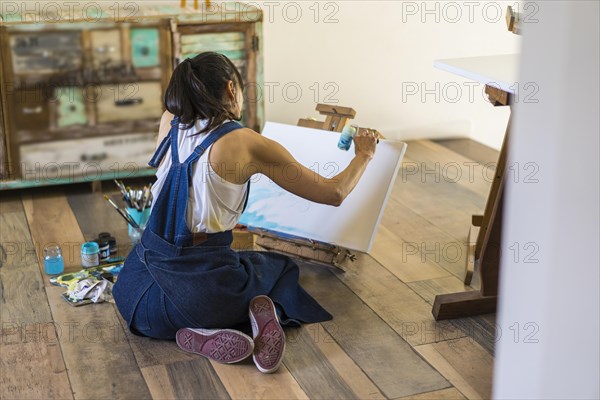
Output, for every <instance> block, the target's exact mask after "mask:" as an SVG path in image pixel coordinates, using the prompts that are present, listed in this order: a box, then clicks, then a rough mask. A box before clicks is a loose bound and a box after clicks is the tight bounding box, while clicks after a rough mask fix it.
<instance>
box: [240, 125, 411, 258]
mask: <svg viewBox="0 0 600 400" xmlns="http://www.w3.org/2000/svg"><path fill="white" fill-rule="evenodd" d="M262 134H263V135H264V136H265V137H268V138H270V139H272V140H275V141H277V142H279V143H281V144H282V145H283V146H284V147H285V148H287V149H288V150H289V151H290V153H291V154H292V155H293V156H294V158H295V159H296V160H297V161H298V162H300V163H301V164H303V165H305V166H306V167H308V168H309V169H311V170H313V171H316V172H318V173H319V174H320V175H322V176H324V177H327V178H331V177H333V176H335V175H336V174H338V173H339V172H341V171H342V170H343V169H344V168H346V167H347V166H348V164H350V161H351V160H352V158H353V157H354V144H352V146H351V147H350V150H349V151H343V150H340V149H338V147H337V142H338V140H339V133H336V132H328V131H324V130H319V129H311V128H304V127H298V126H292V125H284V124H279V123H274V122H267V123H266V124H265V128H264V130H263V132H262ZM405 150H406V143H404V142H400V141H395V140H381V141H380V142H379V144H378V145H377V151H376V154H375V157H374V158H373V160H371V162H370V163H369V165H368V166H367V169H366V171H365V173H364V175H363V176H362V178H361V180H360V181H359V183H358V185H357V186H356V187H355V188H354V190H353V191H352V193H350V195H349V196H348V197H347V198H346V199H345V201H344V202H343V203H342V205H341V206H339V207H333V206H328V205H323V204H318V203H314V202H311V201H308V200H305V199H303V198H301V197H298V196H296V195H294V194H291V193H289V192H286V191H285V190H283V189H281V188H280V187H279V186H278V185H277V184H275V183H274V182H272V181H271V180H270V179H268V178H267V177H266V176H264V175H255V176H254V177H253V178H252V185H251V189H250V197H249V200H248V207H247V208H246V211H245V212H244V213H243V214H242V217H241V219H240V223H241V224H244V225H247V226H249V227H252V228H260V229H266V230H269V231H272V232H276V233H281V234H282V235H293V236H298V237H302V238H305V239H312V240H317V241H321V242H325V243H331V244H335V245H338V246H341V247H345V248H347V249H351V250H357V251H362V252H367V253H368V252H369V251H370V250H371V246H372V244H373V236H374V234H375V231H376V229H377V225H378V224H379V221H380V219H381V216H382V215H383V210H384V208H385V204H386V201H387V199H388V197H389V194H390V192H391V189H392V187H393V185H394V181H395V179H396V175H397V173H398V169H399V167H400V163H401V161H402V157H403V156H404V152H405ZM297 171H298V170H297V168H295V167H294V166H289V168H286V173H288V178H289V179H294V177H295V173H296V172H297Z"/></svg>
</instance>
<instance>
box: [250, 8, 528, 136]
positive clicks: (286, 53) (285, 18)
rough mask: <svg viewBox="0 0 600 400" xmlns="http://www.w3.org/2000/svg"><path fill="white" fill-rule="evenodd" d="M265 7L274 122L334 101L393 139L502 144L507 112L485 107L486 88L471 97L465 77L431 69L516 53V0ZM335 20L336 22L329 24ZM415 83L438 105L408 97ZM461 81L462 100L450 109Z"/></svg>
mask: <svg viewBox="0 0 600 400" xmlns="http://www.w3.org/2000/svg"><path fill="white" fill-rule="evenodd" d="M258 3H261V4H262V6H261V8H262V9H263V12H264V18H265V23H264V47H263V49H264V77H265V81H266V82H267V83H271V85H273V89H274V92H273V95H272V96H266V97H265V108H266V117H267V119H268V120H271V121H276V122H283V123H289V124H296V123H297V121H298V118H300V117H306V116H315V117H316V116H318V115H317V113H316V111H314V107H315V103H316V102H317V101H320V102H329V101H327V100H328V99H327V98H326V96H327V95H328V94H329V95H332V96H331V98H330V99H329V100H336V101H338V104H339V105H347V106H351V107H353V108H354V109H355V110H357V117H356V119H355V121H356V122H357V123H359V124H361V125H364V126H370V127H373V128H377V129H379V130H380V131H381V132H382V133H383V134H385V135H387V136H390V137H394V138H401V139H412V138H436V137H447V136H462V137H472V138H473V139H475V140H478V141H481V142H483V143H486V144H488V145H490V146H493V147H496V148H499V147H500V145H501V142H502V137H503V135H504V129H505V127H506V121H507V119H508V110H506V109H505V108H494V107H492V106H491V105H490V104H489V103H487V102H486V101H485V99H484V96H483V86H482V85H479V86H477V87H476V88H475V89H474V96H471V90H470V89H469V87H468V86H465V82H466V80H465V79H463V78H460V77H458V76H454V75H452V74H449V73H447V72H443V71H439V70H436V69H434V68H433V61H434V60H435V59H443V58H454V57H469V56H478V55H492V54H505V53H516V52H518V51H519V46H520V38H519V37H518V36H516V35H513V34H512V33H510V32H508V30H507V28H506V22H505V19H504V18H505V15H504V14H505V11H506V6H507V5H508V4H513V5H514V4H516V3H517V2H516V1H512V2H504V1H494V2H487V1H483V2H467V1H465V2H462V1H458V2H447V1H425V2H423V1H414V2H413V1H321V2H319V3H316V2H314V1H295V2H294V1H273V2H268V1H259V2H258ZM315 3H316V4H317V6H315ZM317 8H318V9H319V11H320V12H319V15H318V17H316V20H317V22H315V15H316V14H315V10H316V9H317ZM298 10H301V15H300V16H298ZM426 10H430V11H432V13H429V14H428V13H426ZM327 16H330V18H329V19H328V18H327ZM331 20H337V22H332V23H326V21H331ZM315 82H316V83H317V86H318V87H319V88H320V90H319V93H318V97H317V98H315V94H316V87H317V86H313V85H314V84H315ZM330 82H331V83H333V85H330V86H329V87H326V85H327V83H330ZM413 83H414V84H416V85H417V87H419V88H421V85H423V89H426V90H430V91H432V92H437V95H438V99H437V100H436V94H435V93H430V94H427V95H426V96H425V99H424V101H423V99H422V97H421V94H422V92H421V89H419V93H418V94H416V95H410V93H408V94H407V92H406V88H407V85H409V86H410V85H412V84H413ZM449 83H450V85H451V86H446V94H447V96H444V85H448V84H449ZM456 84H458V87H460V88H461V93H458V95H459V96H460V97H458V100H457V101H456V100H454V101H455V102H452V101H453V100H452V99H453V98H456V97H457V92H456V91H455V88H456V86H457V85H456ZM274 85H279V86H277V87H275V86H274ZM285 85H288V87H287V90H288V91H287V96H286V93H285V91H284V90H283V88H284V86H285ZM436 85H437V87H439V90H437V91H436ZM297 87H300V88H301V90H302V96H300V97H299V98H298V99H296V97H297V91H296V88H297ZM311 87H312V88H313V89H311ZM453 87H454V89H453ZM336 89H337V92H336V93H334V90H336ZM403 97H404V99H403ZM470 97H473V98H470ZM448 99H450V101H448Z"/></svg>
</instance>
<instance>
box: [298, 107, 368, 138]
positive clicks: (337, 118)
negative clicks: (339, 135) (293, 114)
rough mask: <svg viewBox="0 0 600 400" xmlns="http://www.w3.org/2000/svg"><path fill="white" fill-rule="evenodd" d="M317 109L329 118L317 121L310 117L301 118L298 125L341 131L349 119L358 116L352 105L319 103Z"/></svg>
mask: <svg viewBox="0 0 600 400" xmlns="http://www.w3.org/2000/svg"><path fill="white" fill-rule="evenodd" d="M316 110H317V111H318V112H319V113H320V114H321V115H325V116H326V117H327V118H326V119H325V121H324V122H323V121H317V120H315V119H310V118H301V119H300V120H299V121H298V126H304V127H306V128H315V129H323V130H326V131H333V132H341V131H342V129H344V125H346V122H347V121H348V119H352V118H354V117H355V116H356V111H354V109H353V108H350V107H338V106H331V105H328V104H317V107H316Z"/></svg>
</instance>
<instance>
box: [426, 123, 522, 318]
mask: <svg viewBox="0 0 600 400" xmlns="http://www.w3.org/2000/svg"><path fill="white" fill-rule="evenodd" d="M511 119H512V118H509V120H508V126H507V128H506V134H505V136H504V142H503V143H502V149H501V150H500V156H499V159H498V165H497V166H496V174H495V176H494V181H493V182H492V187H491V190H490V195H489V197H488V200H487V203H486V206H485V212H484V215H483V219H482V220H481V221H479V220H478V218H474V220H473V222H474V223H475V222H481V227H480V228H479V233H478V235H477V242H476V244H475V249H474V254H471V253H470V254H468V255H467V276H466V277H465V282H466V281H467V280H469V282H470V278H471V276H472V273H471V276H470V275H469V262H470V261H471V263H472V264H473V265H474V266H477V267H479V273H480V275H481V288H480V289H479V291H472V292H460V293H451V294H444V295H438V296H436V297H435V302H434V304H433V309H432V313H433V316H434V318H435V319H436V320H441V319H448V318H458V317H465V316H470V315H477V314H485V313H491V312H495V311H496V300H497V298H496V296H497V293H498V275H499V269H500V241H501V232H502V209H503V197H504V196H503V186H504V177H505V173H506V160H507V152H508V140H509V134H510V126H511ZM474 217H475V216H474ZM472 228H473V227H472Z"/></svg>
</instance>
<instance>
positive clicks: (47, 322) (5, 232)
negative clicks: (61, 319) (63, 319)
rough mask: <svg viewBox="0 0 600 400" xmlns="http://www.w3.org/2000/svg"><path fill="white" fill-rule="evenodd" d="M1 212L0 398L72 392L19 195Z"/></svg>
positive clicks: (68, 394)
mask: <svg viewBox="0 0 600 400" xmlns="http://www.w3.org/2000/svg"><path fill="white" fill-rule="evenodd" d="M9 203H10V206H8V207H6V206H5V205H6V204H7V201H6V199H5V198H3V199H2V201H1V204H3V206H2V212H1V213H0V227H1V229H0V251H1V252H2V260H1V264H0V299H1V300H0V324H1V327H2V331H1V332H0V354H1V357H0V398H1V399H25V398H29V399H33V398H40V399H41V398H45V399H54V398H69V399H72V398H73V393H72V391H71V385H70V383H69V379H68V376H67V371H66V367H65V362H64V360H63V357H62V352H61V348H60V345H59V344H58V339H57V332H56V329H55V325H54V323H53V319H52V314H51V312H50V306H49V304H48V298H47V296H46V292H45V290H44V284H43V281H42V276H41V274H40V270H39V267H38V261H37V255H36V251H35V246H34V244H33V241H32V240H31V236H30V234H29V227H28V225H27V220H26V218H25V213H24V211H23V207H22V205H21V199H20V198H14V199H11V200H10V201H9Z"/></svg>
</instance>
